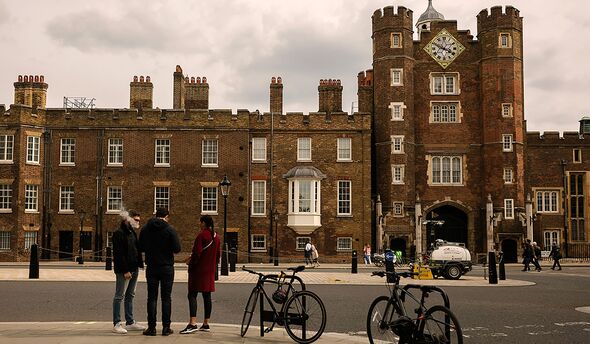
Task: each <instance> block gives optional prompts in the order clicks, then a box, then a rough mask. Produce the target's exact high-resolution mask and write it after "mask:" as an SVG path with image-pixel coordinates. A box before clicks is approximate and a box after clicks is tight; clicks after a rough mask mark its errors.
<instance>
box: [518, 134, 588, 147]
mask: <svg viewBox="0 0 590 344" xmlns="http://www.w3.org/2000/svg"><path fill="white" fill-rule="evenodd" d="M526 135H527V144H529V145H563V144H571V145H582V144H587V142H584V135H582V134H580V133H579V132H577V131H564V132H563V133H560V132H559V131H545V132H543V133H542V134H541V133H540V132H538V131H529V132H527V133H526Z"/></svg>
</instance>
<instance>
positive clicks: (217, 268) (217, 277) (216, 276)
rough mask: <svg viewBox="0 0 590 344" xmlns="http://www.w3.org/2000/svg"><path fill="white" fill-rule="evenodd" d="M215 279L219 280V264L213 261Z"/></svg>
mask: <svg viewBox="0 0 590 344" xmlns="http://www.w3.org/2000/svg"><path fill="white" fill-rule="evenodd" d="M215 280H216V281H219V264H218V263H215Z"/></svg>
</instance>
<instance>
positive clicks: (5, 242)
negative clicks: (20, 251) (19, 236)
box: [0, 231, 12, 251]
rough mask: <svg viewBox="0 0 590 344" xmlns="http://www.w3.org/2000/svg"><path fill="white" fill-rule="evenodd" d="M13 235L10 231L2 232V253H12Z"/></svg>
mask: <svg viewBox="0 0 590 344" xmlns="http://www.w3.org/2000/svg"><path fill="white" fill-rule="evenodd" d="M11 234H12V232H10V231H0V251H10V237H11Z"/></svg>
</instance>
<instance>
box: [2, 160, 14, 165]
mask: <svg viewBox="0 0 590 344" xmlns="http://www.w3.org/2000/svg"><path fill="white" fill-rule="evenodd" d="M12 164H14V162H13V161H12V160H2V161H0V165H12Z"/></svg>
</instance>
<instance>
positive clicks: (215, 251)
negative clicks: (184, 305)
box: [180, 215, 221, 334]
mask: <svg viewBox="0 0 590 344" xmlns="http://www.w3.org/2000/svg"><path fill="white" fill-rule="evenodd" d="M200 227H201V231H200V232H199V234H198V235H197V237H196V239H195V242H194V244H193V251H192V253H191V256H190V257H189V258H188V260H187V264H188V304H189V315H190V321H189V323H188V325H186V327H185V328H184V330H182V331H180V333H181V334H189V333H193V332H195V331H197V330H199V331H209V318H210V317H211V292H214V291H215V269H216V268H217V264H218V263H219V258H220V257H221V250H220V242H219V236H218V235H217V233H215V231H214V230H213V219H212V218H211V216H209V215H204V216H201V219H200ZM199 293H201V294H202V295H203V303H204V308H205V316H204V318H203V325H201V328H198V325H197V295H198V294H199Z"/></svg>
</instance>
